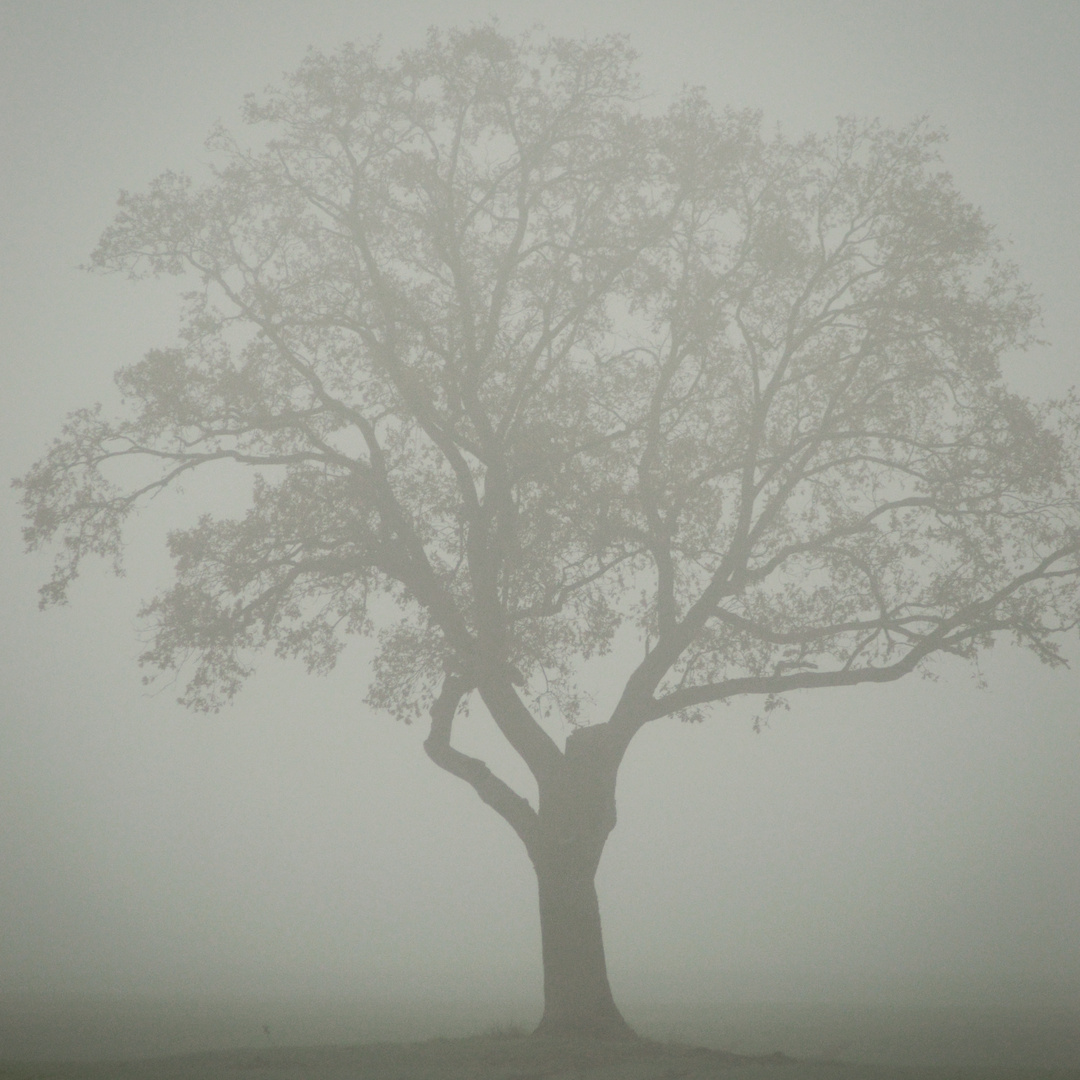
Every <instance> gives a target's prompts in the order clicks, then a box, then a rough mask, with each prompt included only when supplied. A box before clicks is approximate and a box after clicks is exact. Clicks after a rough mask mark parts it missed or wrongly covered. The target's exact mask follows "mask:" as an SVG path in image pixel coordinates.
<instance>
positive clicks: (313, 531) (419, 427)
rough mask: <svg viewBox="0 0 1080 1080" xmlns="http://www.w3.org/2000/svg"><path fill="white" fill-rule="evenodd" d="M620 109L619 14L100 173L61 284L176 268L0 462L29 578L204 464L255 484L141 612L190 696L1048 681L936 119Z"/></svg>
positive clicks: (304, 96)
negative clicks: (277, 685) (109, 350)
mask: <svg viewBox="0 0 1080 1080" xmlns="http://www.w3.org/2000/svg"><path fill="white" fill-rule="evenodd" d="M636 95H637V87H636V82H635V77H634V74H633V57H632V54H631V53H630V51H629V49H628V48H627V46H626V44H625V42H623V41H622V40H621V39H617V38H616V39H604V40H600V41H596V42H591V43H581V42H574V41H565V40H558V39H555V40H550V41H541V42H534V41H532V40H530V39H528V38H522V39H518V40H513V39H508V38H506V37H503V36H501V35H500V34H499V33H498V32H497V31H496V30H495V29H494V28H493V27H490V26H489V27H483V28H480V29H476V30H472V31H468V32H451V33H447V34H440V33H435V32H432V33H431V34H430V35H429V38H428V40H427V42H426V44H425V45H424V46H423V47H422V48H420V49H418V50H415V51H412V52H407V53H403V54H402V55H401V56H400V57H399V58H398V59H396V60H395V61H393V62H390V63H384V62H383V61H381V60H380V58H379V55H378V52H377V50H376V49H374V48H370V49H363V48H357V47H346V48H344V49H342V50H341V51H340V52H337V53H334V54H332V55H323V54H321V53H317V52H312V53H310V54H309V55H308V57H307V59H306V60H305V61H304V63H303V64H302V66H301V67H300V68H299V70H298V71H297V72H296V73H295V74H294V75H293V76H292V77H291V78H290V79H289V80H288V81H287V83H286V85H285V86H284V88H282V89H280V90H276V91H272V92H268V93H267V95H266V96H264V97H262V98H250V99H249V100H248V102H247V105H246V109H245V114H246V119H247V121H248V122H249V124H251V125H253V126H254V128H255V129H257V130H265V131H267V132H268V133H269V135H268V137H266V138H265V139H263V140H262V141H256V143H255V144H254V145H252V146H248V145H245V144H244V143H242V142H240V141H239V140H238V139H236V138H235V137H234V136H233V135H231V134H229V133H228V132H226V131H224V130H219V131H217V132H215V133H214V134H213V135H212V137H211V139H210V141H209V146H210V147H211V149H212V150H213V151H214V153H215V155H216V161H217V164H216V166H215V167H214V168H213V171H212V174H211V175H210V177H209V178H208V179H207V181H206V182H205V183H202V184H196V183H195V182H194V181H192V180H190V179H189V178H187V177H184V176H180V175H177V174H173V173H169V174H166V175H164V176H162V177H160V178H159V179H158V180H156V181H154V182H153V183H152V184H151V185H150V187H149V189H148V190H147V191H146V192H144V193H142V194H135V195H131V194H124V195H123V196H122V197H121V200H120V211H119V214H118V216H117V217H116V220H115V222H114V224H113V225H112V226H111V227H110V228H109V229H107V231H106V232H105V234H104V236H103V237H102V240H101V242H100V245H99V247H98V248H97V250H96V252H95V253H94V256H93V263H94V265H95V266H96V267H98V268H100V269H102V270H121V271H127V272H129V273H131V274H132V275H135V276H139V275H143V274H155V275H159V274H188V275H194V277H195V279H196V280H197V282H198V285H197V288H196V289H195V291H193V292H191V293H190V294H189V295H188V298H187V307H186V314H185V317H184V320H183V326H182V331H181V337H180V339H179V344H178V345H177V346H176V347H173V348H168V349H162V350H157V351H154V352H151V353H149V354H148V355H147V356H146V358H145V359H144V360H142V361H141V362H139V363H137V364H135V365H134V366H132V367H129V368H126V369H124V370H122V371H121V372H120V373H119V375H118V376H117V381H118V385H119V387H120V390H121V391H122V393H123V395H124V398H125V400H126V402H127V412H126V414H125V416H124V417H122V418H121V419H117V420H106V419H103V417H102V413H101V411H100V410H87V411H83V412H79V413H76V414H75V415H73V416H72V417H71V418H70V419H69V421H68V424H67V426H66V427H65V429H64V432H63V434H62V435H61V437H60V438H59V439H58V440H57V442H56V443H55V444H54V445H53V447H52V449H51V450H50V451H49V453H48V454H47V456H46V457H44V458H43V459H42V460H41V462H39V463H38V464H37V465H36V466H35V467H34V468H33V469H32V470H31V472H30V473H29V474H28V475H27V477H26V478H25V479H24V480H22V481H21V482H20V483H21V486H22V490H23V497H24V500H25V505H26V508H27V512H28V514H29V516H30V519H31V524H30V526H29V527H28V529H27V533H26V537H27V541H28V543H29V545H30V546H31V547H37V546H40V545H43V544H45V543H47V542H53V541H56V540H59V542H60V551H61V554H60V557H59V559H58V562H57V566H56V573H55V576H54V578H53V580H52V582H51V583H50V584H49V585H47V586H46V588H45V590H44V591H43V601H45V602H56V601H59V600H62V599H63V598H64V596H65V595H66V590H67V588H68V586H69V584H70V583H71V581H72V580H73V579H74V577H75V575H76V573H77V571H78V567H79V564H80V561H81V560H82V558H83V557H84V556H86V555H90V554H99V555H105V556H109V557H118V556H119V553H120V535H121V528H122V526H123V525H124V522H125V520H126V519H127V517H128V515H130V514H131V513H133V512H134V511H136V510H137V509H138V508H139V507H140V506H142V505H143V504H144V503H145V502H146V501H147V499H149V498H150V497H152V496H153V495H154V494H155V493H157V492H158V491H160V490H161V489H163V488H167V487H170V486H173V485H176V484H178V483H179V482H180V481H182V480H183V479H184V477H185V476H187V475H188V474H190V473H192V472H193V471H195V470H200V469H204V468H205V467H207V466H209V465H211V464H212V463H215V462H219V461H222V460H227V461H229V462H231V463H233V464H234V465H235V466H236V467H238V468H240V469H245V470H248V472H249V473H250V475H251V477H252V485H253V486H252V500H251V505H250V508H248V509H246V511H245V512H243V513H241V514H239V515H238V516H237V517H235V518H233V519H228V518H225V519H218V518H212V517H209V516H206V517H202V518H201V519H199V520H198V522H197V523H196V524H195V525H194V526H193V527H191V528H189V529H186V530H181V531H178V532H175V533H173V534H172V535H171V536H170V538H169V548H170V551H171V553H172V556H173V558H174V560H175V563H176V581H175V584H174V585H173V586H172V588H171V589H169V590H168V591H167V592H165V593H164V594H163V595H161V596H159V597H158V598H157V599H155V600H154V601H152V602H151V603H150V604H149V605H148V606H147V608H146V610H145V613H144V614H145V615H146V616H147V618H148V619H149V620H150V621H151V624H152V626H153V640H152V644H151V645H150V647H149V649H148V651H147V652H146V654H145V656H144V660H145V661H146V662H147V663H148V664H150V665H152V666H153V667H156V668H160V669H166V670H171V669H175V668H178V667H180V666H181V665H183V664H185V663H188V662H190V664H191V665H193V670H192V673H191V676H190V678H189V680H188V682H187V690H186V694H185V698H184V700H185V701H186V702H187V703H188V704H189V705H192V706H194V707H196V708H201V709H216V708H218V707H219V706H220V705H221V704H222V703H223V702H224V701H226V700H228V699H229V698H231V697H232V696H233V695H234V694H235V693H236V691H237V690H238V688H239V686H240V685H241V683H242V681H243V679H244V678H245V677H246V676H247V674H248V673H249V672H250V670H251V658H252V656H253V655H254V654H255V653H257V652H258V651H260V650H262V649H264V648H267V647H271V648H273V649H275V650H276V651H277V652H278V653H279V654H281V655H285V656H297V657H300V658H302V659H303V660H304V661H305V662H306V663H307V665H308V667H309V668H311V669H312V670H316V671H324V670H326V669H328V668H329V667H331V666H332V665H333V663H334V661H335V659H336V657H337V656H338V653H339V650H340V649H341V648H342V644H343V641H344V640H345V637H346V636H347V635H349V634H362V635H372V636H374V637H376V638H377V641H378V656H377V660H376V665H375V677H374V681H373V685H372V688H371V700H372V702H374V703H375V704H377V705H379V706H382V707H385V708H388V709H390V710H391V711H393V712H395V713H396V714H397V715H399V716H402V717H405V718H408V717H411V716H413V715H415V714H416V713H417V712H418V711H420V710H423V709H425V708H427V707H428V706H430V705H431V702H432V700H433V699H434V698H435V697H436V696H437V695H438V694H439V692H440V688H441V687H443V684H444V680H445V679H446V678H447V676H448V675H449V676H451V677H452V678H453V679H454V680H456V681H455V683H454V686H455V687H456V693H457V697H454V698H453V702H452V704H456V702H457V700H458V699H459V698H460V697H461V696H462V695H463V694H466V693H467V692H468V691H469V690H471V689H472V688H473V687H479V688H480V689H481V692H482V693H484V694H485V700H488V702H489V705H493V704H495V703H496V702H497V701H502V702H504V703H505V702H506V701H508V700H511V698H512V697H513V696H514V695H519V696H521V697H522V698H523V699H524V701H525V702H526V703H531V704H532V705H533V706H534V707H535V708H536V709H543V708H545V707H546V706H548V705H550V704H551V703H555V705H556V706H557V707H558V708H559V709H561V710H562V711H563V713H564V714H565V715H566V716H568V717H569V718H571V719H572V720H578V719H579V718H581V717H580V709H581V703H582V692H581V687H580V686H579V685H578V683H577V681H576V679H577V676H578V675H579V673H580V672H581V670H582V663H583V662H584V661H585V660H587V659H588V658H589V657H590V656H593V655H596V654H598V653H603V652H604V651H606V650H609V649H611V648H612V646H613V645H614V644H616V643H617V644H618V646H619V649H620V656H622V655H623V652H624V650H626V655H628V656H629V655H630V652H629V650H630V649H631V648H633V650H634V652H633V655H632V656H631V663H630V665H629V666H630V668H631V669H632V670H628V672H627V674H628V681H627V684H626V685H627V690H626V693H625V694H624V696H623V699H622V701H621V702H620V704H619V706H618V708H617V709H616V713H615V714H614V716H612V717H611V718H610V719H611V722H612V723H613V724H614V723H622V724H625V725H628V730H630V729H633V730H636V728H637V727H638V726H640V724H642V723H645V722H647V721H648V720H651V719H654V718H657V717H660V716H663V715H670V714H674V713H680V714H682V715H683V716H690V717H693V716H697V715H699V714H700V710H701V709H702V708H703V707H705V706H707V705H709V704H710V703H712V702H716V701H720V700H723V699H726V698H730V697H731V696H733V695H735V694H738V693H755V694H765V695H771V696H770V697H769V698H768V707H769V708H771V707H773V705H774V704H775V702H776V700H777V699H776V695H779V694H783V693H784V692H786V691H788V690H792V689H797V688H801V687H813V686H824V685H841V684H850V683H855V682H862V681H883V680H887V679H892V678H896V677H898V676H900V675H902V674H905V673H907V672H909V671H911V670H913V669H915V668H916V667H918V666H919V665H920V664H922V663H923V662H924V661H925V660H926V659H927V658H929V657H931V656H932V655H934V654H940V653H953V654H959V655H963V656H971V655H974V653H975V651H976V650H977V649H978V648H980V647H982V646H985V645H987V644H989V643H990V641H991V640H992V639H993V638H994V636H995V635H997V634H999V633H1001V632H1008V633H1010V634H1011V635H1013V636H1014V637H1015V638H1016V639H1017V640H1018V641H1019V642H1021V643H1022V644H1024V645H1026V646H1027V647H1029V648H1031V649H1033V650H1034V651H1035V652H1036V653H1037V654H1038V655H1039V656H1040V657H1041V658H1042V659H1043V660H1046V661H1048V662H1056V661H1058V660H1059V655H1058V653H1057V651H1056V646H1055V641H1056V639H1057V637H1058V635H1059V634H1060V632H1061V631H1063V630H1066V629H1068V628H1070V627H1074V626H1075V625H1076V622H1077V614H1078V611H1077V593H1076V578H1077V574H1078V572H1080V565H1078V555H1077V553H1078V536H1080V513H1078V510H1080V504H1078V499H1077V493H1076V478H1077V458H1076V452H1075V448H1076V442H1077V439H1076V430H1075V426H1074V427H1072V428H1070V427H1069V424H1070V423H1073V424H1075V421H1074V420H1070V419H1069V418H1070V416H1072V417H1075V415H1076V412H1077V410H1076V403H1075V401H1073V402H1072V403H1071V405H1069V406H1068V407H1064V406H1053V407H1051V406H1035V405H1033V404H1032V403H1030V402H1028V401H1025V400H1023V399H1022V398H1020V397H1019V396H1017V395H1016V394H1014V393H1012V392H1010V391H1009V390H1008V388H1007V386H1006V384H1005V382H1004V381H1003V378H1002V376H1001V370H1000V362H1001V360H1002V359H1003V357H1005V356H1007V355H1008V354H1010V353H1011V352H1013V351H1015V350H1018V349H1021V348H1023V347H1024V346H1026V345H1028V344H1030V343H1031V342H1032V340H1033V338H1032V333H1033V330H1032V328H1033V326H1034V325H1035V322H1036V319H1037V312H1036V307H1035V304H1034V301H1033V299H1032V297H1031V295H1030V294H1029V292H1028V290H1027V289H1026V288H1025V287H1024V285H1023V284H1022V283H1021V282H1020V281H1019V279H1018V277H1017V274H1016V271H1015V269H1014V268H1013V267H1012V266H1011V265H1009V264H1008V263H1007V262H1005V261H1003V260H1002V258H1001V253H1000V246H999V244H998V242H997V241H996V240H995V238H994V235H993V232H992V230H991V228H990V227H989V226H988V225H987V223H986V222H985V221H984V220H983V218H982V216H981V215H980V213H979V212H978V211H977V210H975V209H973V208H972V207H971V206H969V205H968V204H967V203H965V202H964V201H963V200H962V199H961V198H960V197H959V195H958V194H957V193H956V191H955V190H954V188H953V185H952V182H951V180H950V177H949V176H948V174H947V173H945V172H944V171H943V169H942V167H941V165H940V161H939V157H938V152H939V146H940V142H941V137H940V135H939V134H937V133H935V132H934V131H932V130H930V129H929V128H928V127H927V125H926V123H925V122H923V121H919V122H916V123H913V124H911V125H910V126H908V127H906V128H903V129H900V130H891V129H888V128H885V127H882V126H880V125H878V124H875V123H864V122H861V121H857V120H852V119H845V120H842V121H840V122H839V124H838V125H837V127H836V130H835V131H833V132H832V133H830V134H828V135H826V136H820V137H817V136H815V137H808V138H805V139H802V140H798V141H790V140H788V139H785V138H783V137H781V136H779V135H777V136H774V137H771V138H765V137H763V136H762V134H761V132H760V129H759V119H758V117H756V116H755V115H753V114H747V113H732V112H727V113H721V112H717V111H715V110H714V109H713V108H712V107H711V106H710V105H709V104H708V103H707V102H706V101H705V99H704V98H703V96H702V95H701V94H700V93H698V92H694V91H691V92H687V93H686V94H684V95H683V96H682V97H681V98H680V99H679V100H677V101H676V102H675V103H674V104H673V105H672V106H671V107H670V108H669V109H668V110H667V111H666V112H663V113H662V114H659V115H645V114H642V113H641V112H640V111H639V110H638V108H637V106H636V103H635V102H636ZM1070 410H1071V411H1070ZM132 462H135V463H137V464H138V466H139V469H138V470H135V471H133V470H132V469H131V468H130V467H128V466H129V465H130V464H131V463H132ZM120 464H123V465H124V468H123V470H122V471H119V472H118V471H117V467H118V465H120ZM135 472H138V476H139V479H137V480H135V481H133V480H132V479H131V477H132V476H133V475H135ZM380 596H385V597H388V598H389V599H390V600H391V601H392V603H386V602H383V601H380V600H379V599H378V598H379V597H380ZM391 616H392V617H391ZM628 642H635V643H636V644H634V645H633V646H631V645H628ZM485 688H486V690H485ZM500 695H501V696H500ZM507 695H510V696H511V697H508V696H507ZM489 699H490V700H489ZM504 711H505V710H504ZM511 711H513V710H512V709H511ZM493 713H494V714H495V715H496V721H497V722H498V723H499V724H500V726H502V727H504V731H505V730H510V727H509V726H507V725H510V723H511V722H510V721H509V720H507V721H505V724H504V720H503V719H502V718H501V717H502V714H501V713H500V712H499V708H497V707H496V708H493ZM515 715H516V716H517V717H518V719H516V720H514V721H513V723H515V724H517V723H519V721H520V716H521V714H520V710H519V711H518V713H516V714H515ZM582 719H583V718H582ZM515 730H517V729H515ZM512 741H513V742H515V745H519V746H521V745H524V743H523V742H522V738H521V737H520V736H518V737H515V738H512Z"/></svg>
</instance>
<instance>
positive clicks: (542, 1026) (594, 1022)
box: [532, 1013, 640, 1042]
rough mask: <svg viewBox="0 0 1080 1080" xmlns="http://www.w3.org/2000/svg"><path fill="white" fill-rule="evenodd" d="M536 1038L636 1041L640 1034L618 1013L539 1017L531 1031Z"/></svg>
mask: <svg viewBox="0 0 1080 1080" xmlns="http://www.w3.org/2000/svg"><path fill="white" fill-rule="evenodd" d="M532 1037H533V1038H536V1039H599V1040H603V1041H605V1042H611V1041H618V1042H636V1041H637V1040H638V1039H639V1038H640V1036H639V1035H638V1034H637V1032H636V1031H634V1029H633V1028H632V1027H631V1026H630V1025H629V1024H628V1023H627V1022H626V1021H625V1020H624V1019H623V1018H622V1017H621V1016H620V1015H619V1014H618V1013H615V1014H614V1015H610V1014H605V1015H602V1016H586V1017H577V1016H575V1017H560V1018H549V1017H547V1016H545V1017H543V1019H541V1021H540V1023H539V1024H538V1025H537V1028H536V1030H535V1031H534V1032H533V1033H532Z"/></svg>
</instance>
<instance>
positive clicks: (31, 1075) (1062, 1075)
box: [0, 1035, 1080, 1080]
mask: <svg viewBox="0 0 1080 1080" xmlns="http://www.w3.org/2000/svg"><path fill="white" fill-rule="evenodd" d="M709 1077H713V1078H716V1077H723V1078H726V1080H744V1078H745V1080H1080V1066H1078V1067H1077V1068H1075V1069H1072V1068H1054V1067H1037V1066H1033V1067H1030V1068H1029V1067H1024V1066H1022V1065H1008V1066H995V1065H983V1066H951V1067H933V1068H927V1067H911V1066H908V1067H897V1066H890V1065H886V1064H858V1063H855V1062H831V1063H830V1062H823V1061H808V1060H797V1059H795V1058H791V1057H787V1056H785V1055H783V1054H779V1053H778V1054H773V1055H740V1054H734V1053H731V1052H729V1051H723V1050H708V1049H704V1048H695V1047H690V1046H683V1045H677V1044H670V1043H654V1042H645V1041H643V1042H642V1043H639V1044H627V1043H603V1042H578V1043H573V1042H563V1041H557V1040H542V1039H530V1038H525V1037H521V1036H506V1035H489V1036H480V1037H472V1038H464V1039H429V1040H426V1041H424V1042H418V1043H373V1044H368V1045H361V1046H339V1047H307V1048H285V1047H282V1048H273V1049H264V1050H229V1051H214V1052H210V1053H201V1054H182V1055H174V1056H168V1057H161V1058H147V1059H143V1060H136V1061H128V1062H94V1063H89V1064H70V1063H37V1064H25V1065H19V1064H8V1065H3V1064H0V1080H706V1078H709Z"/></svg>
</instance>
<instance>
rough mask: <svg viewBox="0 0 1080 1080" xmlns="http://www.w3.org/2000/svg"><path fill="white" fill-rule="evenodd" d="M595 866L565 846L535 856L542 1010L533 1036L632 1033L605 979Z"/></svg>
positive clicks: (618, 1036) (627, 1035)
mask: <svg viewBox="0 0 1080 1080" xmlns="http://www.w3.org/2000/svg"><path fill="white" fill-rule="evenodd" d="M595 870H596V868H595V866H594V865H593V864H592V860H591V859H588V858H582V853H581V852H579V851H575V850H574V849H573V848H572V847H569V846H568V847H567V848H566V849H565V850H564V851H563V852H562V853H561V854H558V855H555V856H554V857H550V858H547V859H543V860H541V861H540V863H539V865H538V866H537V868H536V877H537V882H538V885H539V890H540V937H541V947H542V950H543V958H544V1015H543V1018H542V1019H541V1021H540V1026H539V1027H538V1028H537V1029H536V1034H537V1035H557V1036H564V1037H587V1038H602V1039H627V1038H633V1037H634V1033H633V1031H632V1030H631V1029H630V1027H629V1025H628V1024H627V1023H626V1021H625V1020H624V1019H623V1018H622V1015H621V1014H620V1012H619V1010H618V1008H617V1007H616V1005H615V1000H614V998H613V997H612V996H611V986H610V985H609V983H608V976H607V963H606V961H605V960H604V939H603V935H602V932H601V929H600V906H599V904H598V902H597V898H596V886H595V884H594V881H593V879H594V877H595Z"/></svg>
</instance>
